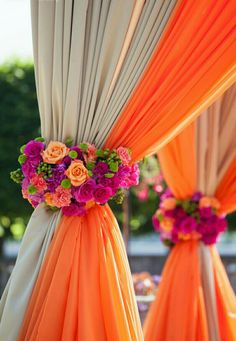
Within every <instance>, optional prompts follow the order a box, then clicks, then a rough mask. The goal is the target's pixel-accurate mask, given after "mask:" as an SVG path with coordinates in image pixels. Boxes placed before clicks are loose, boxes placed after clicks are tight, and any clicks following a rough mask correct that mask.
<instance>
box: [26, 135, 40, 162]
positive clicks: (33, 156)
mask: <svg viewBox="0 0 236 341" xmlns="http://www.w3.org/2000/svg"><path fill="white" fill-rule="evenodd" d="M43 149H44V143H43V142H40V141H34V140H31V141H29V142H28V143H27V144H26V146H25V149H24V154H25V155H26V156H27V159H29V160H31V161H33V160H35V161H36V162H40V161H41V160H42V157H41V152H42V151H43Z"/></svg>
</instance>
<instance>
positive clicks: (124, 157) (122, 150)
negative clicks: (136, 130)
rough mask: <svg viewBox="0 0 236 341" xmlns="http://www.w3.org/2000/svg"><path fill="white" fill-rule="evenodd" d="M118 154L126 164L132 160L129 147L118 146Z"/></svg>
mask: <svg viewBox="0 0 236 341" xmlns="http://www.w3.org/2000/svg"><path fill="white" fill-rule="evenodd" d="M117 154H118V156H119V158H120V159H121V161H122V163H123V164H124V165H128V164H129V162H130V161H131V157H130V154H129V151H128V149H127V148H124V147H119V148H117Z"/></svg>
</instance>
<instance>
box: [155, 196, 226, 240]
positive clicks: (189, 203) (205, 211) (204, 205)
mask: <svg viewBox="0 0 236 341" xmlns="http://www.w3.org/2000/svg"><path fill="white" fill-rule="evenodd" d="M152 221H153V226H154V229H155V230H156V231H157V232H159V233H160V237H161V240H162V241H163V243H165V244H166V245H168V246H171V245H174V244H176V243H178V242H180V241H184V240H190V239H199V240H202V241H203V242H204V243H205V244H206V245H211V244H214V243H216V242H217V239H218V237H219V235H220V233H222V232H224V231H225V230H226V229H227V220H226V218H225V215H223V214H222V213H220V203H219V201H218V200H217V199H216V198H213V197H207V196H203V194H202V193H200V192H196V193H194V194H193V196H192V197H191V198H189V199H185V200H178V199H176V198H174V196H173V195H172V193H171V192H170V190H169V189H167V190H166V191H165V193H164V194H163V195H162V196H161V202H160V208H159V209H158V210H157V211H156V213H155V214H154V215H153V218H152Z"/></svg>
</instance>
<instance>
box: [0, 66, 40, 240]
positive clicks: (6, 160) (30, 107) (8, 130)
mask: <svg viewBox="0 0 236 341" xmlns="http://www.w3.org/2000/svg"><path fill="white" fill-rule="evenodd" d="M39 126H40V123H39V115H38V105H37V97H36V91H35V80H34V69H33V64H32V63H31V62H22V61H18V60H14V61H10V62H7V63H5V64H3V65H2V66H0V164H1V167H0V188H1V191H0V203H1V205H0V226H1V230H0V234H3V233H4V232H5V236H10V235H12V234H13V235H14V236H15V237H18V236H19V235H21V232H22V226H24V225H25V221H26V220H27V219H28V216H29V214H30V213H31V212H32V209H31V207H30V205H29V204H27V202H26V201H25V200H22V196H21V190H20V186H16V184H14V183H13V182H12V181H11V180H10V177H9V173H10V171H11V170H14V169H16V168H17V167H18V166H19V165H18V163H17V157H18V150H19V147H20V146H21V145H23V144H24V143H25V142H26V141H28V140H30V139H31V138H32V137H35V136H38V135H39ZM19 217H21V218H19Z"/></svg>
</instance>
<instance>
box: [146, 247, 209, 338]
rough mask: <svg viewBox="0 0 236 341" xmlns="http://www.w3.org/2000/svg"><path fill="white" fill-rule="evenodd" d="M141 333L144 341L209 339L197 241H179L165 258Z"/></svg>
mask: <svg viewBox="0 0 236 341" xmlns="http://www.w3.org/2000/svg"><path fill="white" fill-rule="evenodd" d="M144 336H145V340H147V341H159V340H160V341H165V340H166V341H193V340H198V341H207V340H208V331H207V325H206V312H205V306H204V299H203V292H202V287H201V278H200V269H199V259H198V242H197V241H190V242H188V243H185V242H182V243H180V244H178V245H177V246H176V247H174V249H173V250H172V252H171V254H170V256H169V257H168V259H167V262H166V265H165V268H164V271H163V274H162V280H161V283H160V285H159V288H158V293H157V299H156V300H155V301H154V302H153V304H152V306H151V311H150V313H149V318H148V319H147V320H146V321H145V325H144Z"/></svg>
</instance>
